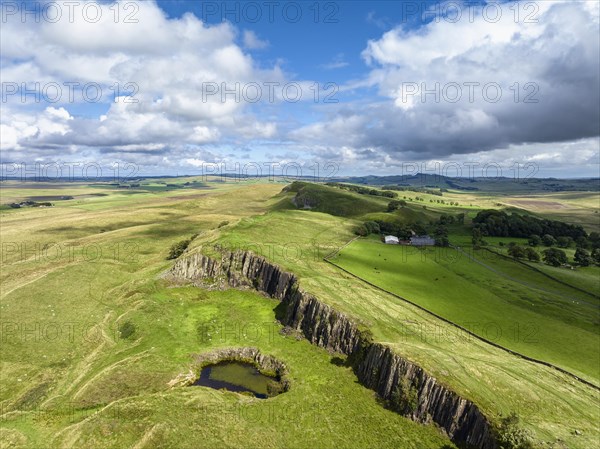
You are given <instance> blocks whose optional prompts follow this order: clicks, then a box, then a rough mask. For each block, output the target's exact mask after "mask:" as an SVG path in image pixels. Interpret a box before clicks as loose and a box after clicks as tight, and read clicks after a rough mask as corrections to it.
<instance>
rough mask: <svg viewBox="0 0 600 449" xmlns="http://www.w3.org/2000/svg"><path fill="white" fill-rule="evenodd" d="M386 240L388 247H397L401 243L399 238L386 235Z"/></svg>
mask: <svg viewBox="0 0 600 449" xmlns="http://www.w3.org/2000/svg"><path fill="white" fill-rule="evenodd" d="M384 239H385V244H386V245H397V244H398V243H400V241H399V240H398V237H396V236H394V235H386V236H385V238H384Z"/></svg>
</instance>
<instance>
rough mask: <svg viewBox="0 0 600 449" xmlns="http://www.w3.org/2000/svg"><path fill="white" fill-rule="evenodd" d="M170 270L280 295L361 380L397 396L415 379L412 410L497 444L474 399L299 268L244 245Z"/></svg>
mask: <svg viewBox="0 0 600 449" xmlns="http://www.w3.org/2000/svg"><path fill="white" fill-rule="evenodd" d="M170 276H171V277H173V278H175V279H177V280H187V281H191V282H194V283H196V284H198V285H203V286H209V287H213V288H214V287H217V288H225V287H227V286H231V287H237V288H240V287H248V288H255V289H257V290H259V291H262V292H264V293H266V294H268V295H269V296H271V297H273V298H277V299H279V300H280V301H281V303H282V306H283V307H282V308H283V309H285V310H284V311H282V313H281V314H280V316H279V319H280V320H281V322H282V323H283V324H284V325H286V326H290V327H292V328H294V329H296V330H298V331H301V332H302V333H303V334H304V336H305V337H306V338H307V339H308V340H309V341H310V342H311V343H313V344H316V345H318V346H321V347H324V348H327V349H329V350H332V351H336V352H340V353H343V354H346V355H348V356H349V358H350V359H352V361H353V366H354V368H355V371H356V374H357V376H358V379H359V381H360V382H361V383H362V384H363V385H365V386H367V387H368V388H371V389H373V390H375V391H376V392H377V393H378V394H379V395H380V396H381V397H382V398H383V399H385V400H388V401H390V400H394V398H395V395H394V393H395V392H396V396H397V392H398V388H402V386H403V385H410V386H411V387H410V388H411V389H412V390H413V391H414V394H415V401H414V402H415V403H414V404H413V406H412V407H411V409H410V411H409V412H407V413H405V414H406V415H407V416H409V417H411V418H412V419H413V420H415V421H419V422H423V423H427V422H435V423H436V424H437V425H438V426H439V427H440V428H442V429H443V430H444V431H445V432H446V433H447V435H448V436H449V437H450V439H451V440H452V441H455V442H457V443H463V444H464V443H466V444H468V445H472V446H473V447H477V448H481V449H495V448H497V444H496V441H495V438H494V433H493V430H492V426H491V424H490V422H489V421H488V419H487V418H486V417H485V416H484V415H483V413H482V412H481V411H480V410H479V408H478V407H477V406H476V405H475V404H474V403H473V402H471V401H469V400H467V399H464V398H461V397H460V396H459V395H458V394H457V393H455V392H454V391H452V390H450V389H449V388H447V387H445V386H444V385H442V384H440V383H439V382H438V381H437V380H436V379H435V378H434V377H432V376H430V375H428V374H427V373H426V372H425V371H424V370H423V369H421V368H420V367H419V366H417V365H415V364H414V363H412V362H410V361H408V360H406V359H404V358H403V357H401V356H399V355H398V354H395V353H394V352H393V351H392V350H391V349H390V348H388V347H386V346H384V345H382V344H379V343H373V342H371V341H370V339H369V338H368V336H367V335H366V333H365V332H361V331H360V330H359V328H358V326H357V325H356V324H355V323H354V322H352V321H351V320H350V319H349V318H348V317H347V316H346V315H344V314H343V313H340V312H338V311H336V310H334V309H333V308H332V307H330V306H328V305H326V304H323V303H321V302H320V301H318V300H317V298H315V297H314V296H313V295H311V294H309V293H306V292H304V291H303V290H301V289H300V288H299V287H298V283H297V279H296V277H295V276H294V275H293V274H291V273H287V272H285V271H282V270H281V269H280V268H279V267H277V266H276V265H274V264H271V263H269V262H268V261H267V260H265V259H264V258H262V257H259V256H256V255H254V254H252V253H249V252H244V251H236V252H228V251H223V252H221V258H220V259H214V258H210V257H207V256H204V255H202V254H199V253H198V254H194V255H191V256H189V257H187V258H182V259H180V260H178V261H177V262H176V264H175V266H174V267H173V268H172V269H171V271H170Z"/></svg>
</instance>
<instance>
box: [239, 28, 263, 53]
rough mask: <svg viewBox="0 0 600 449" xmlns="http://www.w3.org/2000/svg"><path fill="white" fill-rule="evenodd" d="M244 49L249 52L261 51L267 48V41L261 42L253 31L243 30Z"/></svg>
mask: <svg viewBox="0 0 600 449" xmlns="http://www.w3.org/2000/svg"><path fill="white" fill-rule="evenodd" d="M243 39H244V47H246V48H248V49H250V50H262V49H263V48H267V47H268V46H269V41H267V40H261V39H260V38H259V37H258V36H257V35H256V33H255V32H254V31H252V30H244V37H243Z"/></svg>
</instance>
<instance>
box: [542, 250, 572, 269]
mask: <svg viewBox="0 0 600 449" xmlns="http://www.w3.org/2000/svg"><path fill="white" fill-rule="evenodd" d="M543 255H544V256H543V257H544V262H546V263H547V264H548V265H552V266H553V267H559V266H561V265H563V264H566V263H567V255H566V254H565V252H564V251H563V250H562V249H556V248H549V249H545V250H544V252H543Z"/></svg>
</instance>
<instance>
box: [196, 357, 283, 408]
mask: <svg viewBox="0 0 600 449" xmlns="http://www.w3.org/2000/svg"><path fill="white" fill-rule="evenodd" d="M192 385H195V386H202V387H210V388H214V389H216V390H220V389H225V390H229V391H234V392H236V393H251V394H253V395H254V396H255V397H257V398H259V399H267V398H268V397H271V396H275V395H277V394H279V393H280V392H281V383H280V379H278V378H277V377H271V376H267V375H265V374H262V373H261V372H260V371H259V370H258V368H257V367H256V366H254V365H253V364H251V363H246V362H238V361H223V362H219V363H216V364H213V365H207V366H205V367H204V368H202V371H201V372H200V377H199V378H198V379H197V380H196V381H195V382H194V383H193V384H192Z"/></svg>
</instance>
